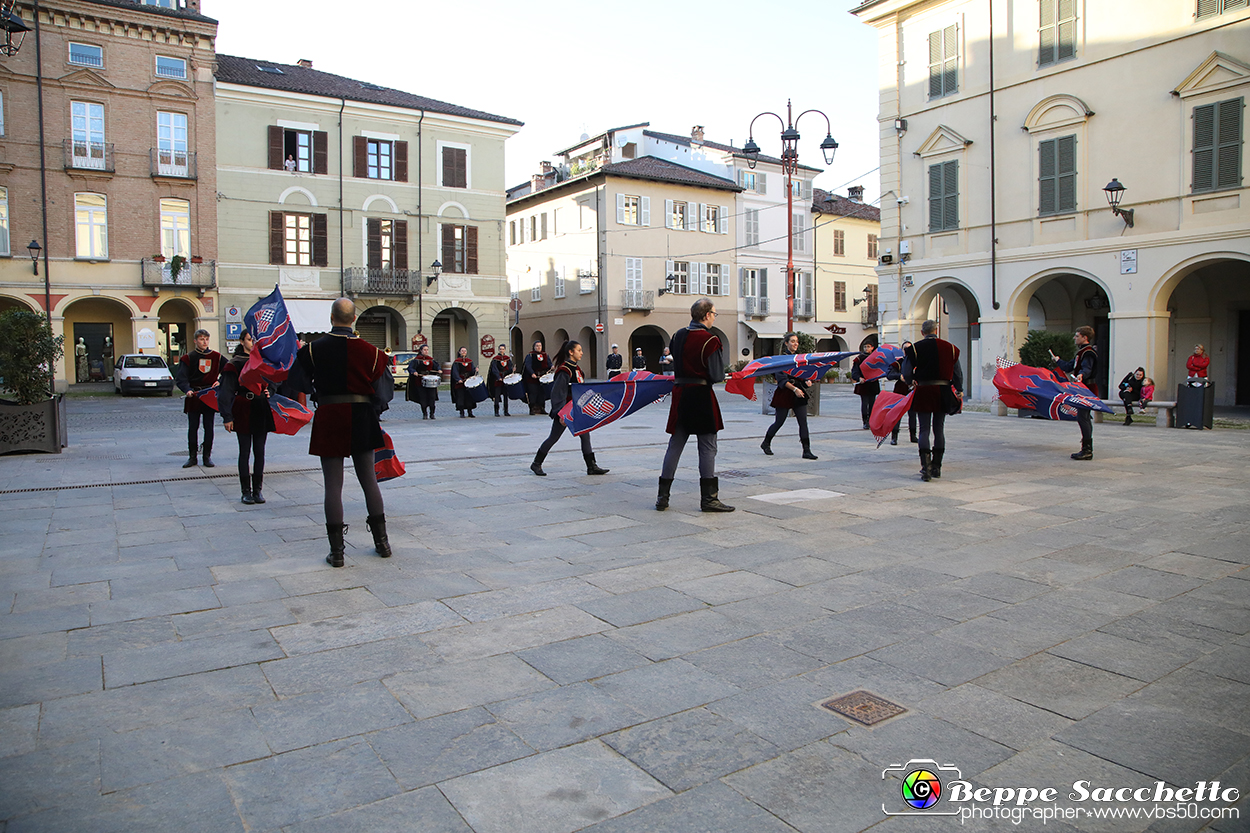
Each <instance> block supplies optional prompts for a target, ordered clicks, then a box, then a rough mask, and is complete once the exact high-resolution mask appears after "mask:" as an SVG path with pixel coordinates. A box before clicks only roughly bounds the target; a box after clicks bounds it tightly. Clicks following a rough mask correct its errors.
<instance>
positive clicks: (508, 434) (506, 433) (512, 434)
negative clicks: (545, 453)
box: [495, 431, 533, 437]
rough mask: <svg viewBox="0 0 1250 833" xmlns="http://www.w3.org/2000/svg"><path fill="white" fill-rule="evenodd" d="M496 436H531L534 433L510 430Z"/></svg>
mask: <svg viewBox="0 0 1250 833" xmlns="http://www.w3.org/2000/svg"><path fill="white" fill-rule="evenodd" d="M495 436H496V437H531V436H533V435H532V434H519V433H516V432H514V431H508V432H505V433H503V434H496V435H495Z"/></svg>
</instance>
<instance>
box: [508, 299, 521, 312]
mask: <svg viewBox="0 0 1250 833" xmlns="http://www.w3.org/2000/svg"><path fill="white" fill-rule="evenodd" d="M508 309H510V310H512V311H513V312H520V311H521V299H520V298H513V299H512V300H511V301H509V302H508Z"/></svg>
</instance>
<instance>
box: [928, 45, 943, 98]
mask: <svg viewBox="0 0 1250 833" xmlns="http://www.w3.org/2000/svg"><path fill="white" fill-rule="evenodd" d="M941 97H942V33H941V32H930V33H929V98H941Z"/></svg>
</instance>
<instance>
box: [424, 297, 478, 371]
mask: <svg viewBox="0 0 1250 833" xmlns="http://www.w3.org/2000/svg"><path fill="white" fill-rule="evenodd" d="M461 347H468V348H469V358H470V359H472V360H473V363H474V364H475V365H476V364H480V363H481V358H482V357H481V356H480V355H479V350H480V342H479V341H478V331H477V319H476V318H474V317H473V314H472V313H470V312H469V311H468V310H466V309H464V308H463V307H448V308H446V309H444V310H442V311H441V312H439V313H438V315H436V316H434V321H433V323H431V325H430V355H432V356H433V357H434V358H435V359H436V360H438V361H439V362H441V363H443V364H448V363H450V362H451V361H452V359H454V358H455V357H456V353H457V352H459V350H460V348H461Z"/></svg>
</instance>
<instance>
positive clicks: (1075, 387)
mask: <svg viewBox="0 0 1250 833" xmlns="http://www.w3.org/2000/svg"><path fill="white" fill-rule="evenodd" d="M997 364H998V370H997V371H995V373H994V387H996V388H997V389H998V398H999V399H1000V400H1002V402H1003V404H1004V405H1006V406H1007V407H1009V408H1020V409H1024V410H1031V411H1034V412H1035V413H1037V414H1038V415H1039V416H1043V417H1045V418H1047V419H1060V420H1069V421H1070V420H1075V419H1076V418H1077V414H1078V413H1079V412H1080V411H1081V410H1087V411H1102V412H1104V413H1108V414H1110V413H1114V412H1113V411H1112V410H1111V409H1110V408H1109V407H1107V406H1106V405H1104V404H1103V402H1102V400H1101V399H1099V398H1098V397H1097V396H1096V395H1095V394H1094V392H1093V391H1092V390H1090V389H1089V388H1087V387H1085V385H1082V384H1081V383H1080V382H1072V381H1069V380H1068V379H1066V378H1064V377H1063V376H1060V375H1059V374H1058V373H1056V372H1055V371H1053V370H1047V369H1044V368H1040V367H1030V366H1029V365H1027V364H1016V363H1014V362H1010V361H1007V360H1006V359H1003V358H999V359H998V361H997Z"/></svg>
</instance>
